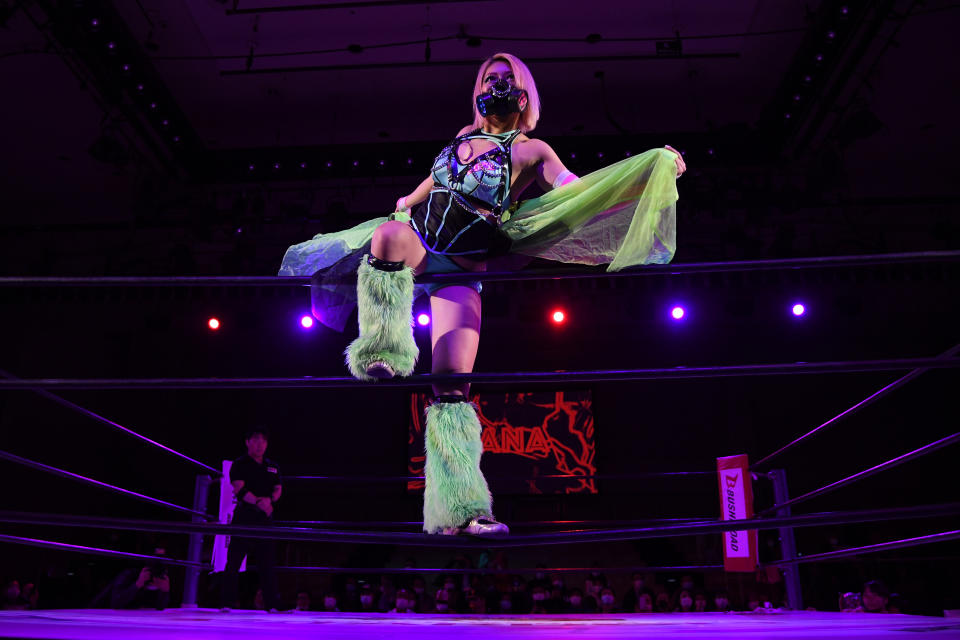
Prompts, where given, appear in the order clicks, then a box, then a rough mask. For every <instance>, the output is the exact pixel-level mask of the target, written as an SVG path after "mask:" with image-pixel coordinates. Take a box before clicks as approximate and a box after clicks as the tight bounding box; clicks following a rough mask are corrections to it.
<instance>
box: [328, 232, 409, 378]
mask: <svg viewBox="0 0 960 640" xmlns="http://www.w3.org/2000/svg"><path fill="white" fill-rule="evenodd" d="M370 252H371V255H370V256H367V257H366V258H365V259H364V260H362V261H361V262H360V266H359V267H358V269H357V318H358V322H359V325H360V335H359V337H358V338H357V339H356V340H354V341H353V342H351V343H350V345H349V346H348V347H347V350H346V352H345V355H346V357H347V358H346V361H347V367H348V368H349V369H350V373H352V374H353V375H354V377H356V378H358V379H360V380H376V379H378V378H391V377H393V376H394V375H401V376H406V375H410V374H411V373H413V368H414V366H415V365H416V363H417V357H418V356H419V355H420V351H419V349H418V348H417V343H416V341H415V340H414V337H413V323H412V308H413V276H414V273H419V272H420V271H423V269H425V268H426V262H427V251H426V249H425V248H424V247H423V245H422V244H421V243H420V238H419V236H417V234H416V232H415V231H414V230H413V229H411V228H410V227H409V226H408V225H407V224H405V223H403V222H399V221H396V220H391V221H388V222H385V223H383V224H381V225H380V226H378V227H377V228H376V230H375V231H374V234H373V240H372V242H371V245H370Z"/></svg>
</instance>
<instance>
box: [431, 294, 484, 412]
mask: <svg viewBox="0 0 960 640" xmlns="http://www.w3.org/2000/svg"><path fill="white" fill-rule="evenodd" d="M430 314H431V316H432V320H431V327H430V343H431V345H432V350H433V367H432V372H433V373H470V372H472V371H473V363H474V362H475V361H476V359H477V346H478V345H479V344H480V294H479V293H477V291H476V289H474V288H473V287H469V286H449V287H444V288H442V289H439V290H437V291H436V292H434V294H433V295H431V296H430ZM469 391H470V385H469V384H462V385H442V386H438V385H434V386H433V393H434V395H438V396H440V395H451V394H458V395H463V396H468V395H469Z"/></svg>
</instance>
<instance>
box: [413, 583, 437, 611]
mask: <svg viewBox="0 0 960 640" xmlns="http://www.w3.org/2000/svg"><path fill="white" fill-rule="evenodd" d="M413 597H414V598H415V599H416V600H417V604H416V605H415V606H414V607H413V610H414V611H416V612H417V613H429V612H430V611H433V605H434V602H433V596H432V595H430V594H429V593H427V583H426V582H425V581H424V579H423V578H421V577H419V576H417V577H416V578H414V579H413Z"/></svg>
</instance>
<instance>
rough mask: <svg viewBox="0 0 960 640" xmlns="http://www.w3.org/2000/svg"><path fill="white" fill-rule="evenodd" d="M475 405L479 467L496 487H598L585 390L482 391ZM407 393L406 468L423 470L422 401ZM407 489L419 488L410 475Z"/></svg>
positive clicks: (523, 489) (415, 473)
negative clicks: (479, 456)
mask: <svg viewBox="0 0 960 640" xmlns="http://www.w3.org/2000/svg"><path fill="white" fill-rule="evenodd" d="M470 399H471V400H472V401H473V402H474V403H476V405H477V409H478V415H477V417H478V418H479V419H480V425H481V428H482V429H483V431H482V432H481V441H482V442H483V461H482V462H481V468H482V469H483V473H484V474H485V475H486V477H487V481H488V482H489V483H490V486H491V489H493V490H494V491H495V492H497V493H508V494H509V493H514V494H518V493H533V494H538V493H597V481H596V479H595V478H594V477H593V476H594V475H596V473H597V466H596V455H597V451H596V435H595V425H594V422H593V408H592V405H593V403H592V400H591V394H590V392H589V391H539V392H535V393H483V394H473V395H472V396H471V398H470ZM429 400H430V396H429V395H427V394H423V393H415V394H413V395H412V396H411V398H410V431H409V437H408V439H407V447H408V456H407V469H408V471H409V473H410V475H412V476H418V475H422V474H423V466H424V455H423V449H424V447H423V436H424V428H425V424H424V417H423V416H424V407H425V406H426V403H427V402H428V401H429ZM407 489H408V490H410V491H418V490H422V489H423V481H422V480H411V481H410V482H408V483H407Z"/></svg>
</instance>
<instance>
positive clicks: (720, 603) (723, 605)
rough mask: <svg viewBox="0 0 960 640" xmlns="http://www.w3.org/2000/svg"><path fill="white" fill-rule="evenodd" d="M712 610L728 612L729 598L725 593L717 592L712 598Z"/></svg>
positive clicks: (729, 608)
mask: <svg viewBox="0 0 960 640" xmlns="http://www.w3.org/2000/svg"><path fill="white" fill-rule="evenodd" d="M713 608H714V611H730V610H731V607H730V598H729V597H727V592H726V591H718V592H717V593H716V594H715V595H714V596H713Z"/></svg>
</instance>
